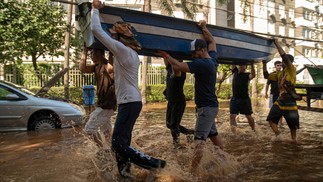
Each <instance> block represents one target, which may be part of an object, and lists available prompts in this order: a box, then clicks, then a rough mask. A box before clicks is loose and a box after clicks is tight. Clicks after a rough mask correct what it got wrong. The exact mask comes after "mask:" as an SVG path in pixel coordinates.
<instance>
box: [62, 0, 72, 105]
mask: <svg viewBox="0 0 323 182" xmlns="http://www.w3.org/2000/svg"><path fill="white" fill-rule="evenodd" d="M69 2H73V0H70V1H69ZM67 7H68V8H67V20H66V24H67V27H66V32H65V42H64V47H65V50H64V57H65V61H64V68H67V67H69V65H70V61H69V59H70V39H71V20H72V11H73V5H72V4H69V5H68V6H67ZM69 86H70V82H69V72H67V73H66V74H65V75H64V98H65V99H69V97H70V93H69Z"/></svg>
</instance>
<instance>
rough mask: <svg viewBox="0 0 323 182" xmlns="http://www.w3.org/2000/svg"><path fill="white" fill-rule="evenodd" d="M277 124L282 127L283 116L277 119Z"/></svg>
mask: <svg viewBox="0 0 323 182" xmlns="http://www.w3.org/2000/svg"><path fill="white" fill-rule="evenodd" d="M279 126H280V127H283V117H281V118H280V120H279Z"/></svg>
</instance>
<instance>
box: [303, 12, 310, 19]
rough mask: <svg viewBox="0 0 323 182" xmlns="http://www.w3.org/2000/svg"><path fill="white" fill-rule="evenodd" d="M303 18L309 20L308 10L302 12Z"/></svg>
mask: <svg viewBox="0 0 323 182" xmlns="http://www.w3.org/2000/svg"><path fill="white" fill-rule="evenodd" d="M303 17H304V19H305V20H310V12H309V11H308V10H304V12H303Z"/></svg>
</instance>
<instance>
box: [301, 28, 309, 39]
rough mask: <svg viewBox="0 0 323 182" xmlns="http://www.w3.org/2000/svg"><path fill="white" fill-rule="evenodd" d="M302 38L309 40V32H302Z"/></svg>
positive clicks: (306, 30) (305, 30)
mask: <svg viewBox="0 0 323 182" xmlns="http://www.w3.org/2000/svg"><path fill="white" fill-rule="evenodd" d="M303 37H304V38H306V39H309V38H310V30H308V29H304V30H303Z"/></svg>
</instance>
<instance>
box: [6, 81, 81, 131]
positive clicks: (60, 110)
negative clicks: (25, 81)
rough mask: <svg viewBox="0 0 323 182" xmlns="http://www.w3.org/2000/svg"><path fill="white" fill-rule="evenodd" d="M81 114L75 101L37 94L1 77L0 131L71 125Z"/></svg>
mask: <svg viewBox="0 0 323 182" xmlns="http://www.w3.org/2000/svg"><path fill="white" fill-rule="evenodd" d="M83 116H84V110H83V109H82V108H81V107H79V106H78V105H74V104H70V103H66V102H63V101H57V100H51V99H47V98H41V97H37V96H35V94H34V93H32V92H31V91H29V90H27V89H25V88H23V87H19V86H18V85H14V84H11V83H8V82H4V81H0V131H14V130H45V129H55V128H64V127H70V126H73V125H79V124H81V123H82V121H83Z"/></svg>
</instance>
